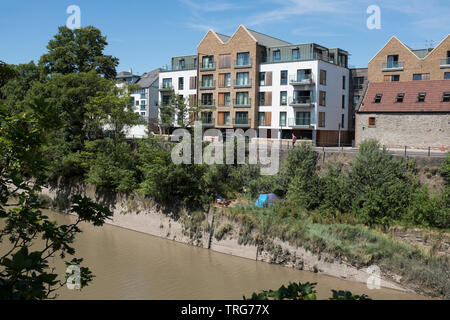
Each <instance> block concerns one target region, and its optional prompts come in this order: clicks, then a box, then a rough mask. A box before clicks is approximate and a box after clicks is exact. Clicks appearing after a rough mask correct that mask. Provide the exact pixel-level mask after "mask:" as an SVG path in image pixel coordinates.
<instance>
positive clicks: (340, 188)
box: [319, 166, 352, 213]
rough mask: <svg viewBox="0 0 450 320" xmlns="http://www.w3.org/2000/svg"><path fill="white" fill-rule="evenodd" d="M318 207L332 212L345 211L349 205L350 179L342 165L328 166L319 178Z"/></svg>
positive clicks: (350, 200)
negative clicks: (319, 197)
mask: <svg viewBox="0 0 450 320" xmlns="http://www.w3.org/2000/svg"><path fill="white" fill-rule="evenodd" d="M319 183H320V196H321V199H320V209H321V210H328V211H330V212H333V213H336V212H338V213H345V212H347V211H348V210H349V208H350V207H351V203H352V199H351V198H350V192H349V189H350V181H349V179H348V177H347V176H345V175H344V173H343V171H342V167H340V166H330V167H329V168H328V171H327V172H326V174H325V175H324V176H323V177H321V178H320V182H319Z"/></svg>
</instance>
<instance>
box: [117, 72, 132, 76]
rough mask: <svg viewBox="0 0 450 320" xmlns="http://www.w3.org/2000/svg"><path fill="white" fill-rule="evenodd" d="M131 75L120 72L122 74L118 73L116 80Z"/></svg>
mask: <svg viewBox="0 0 450 320" xmlns="http://www.w3.org/2000/svg"><path fill="white" fill-rule="evenodd" d="M131 75H132V74H131V72H128V71H122V72H119V73H118V74H117V78H122V77H129V76H131Z"/></svg>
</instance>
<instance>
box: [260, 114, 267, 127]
mask: <svg viewBox="0 0 450 320" xmlns="http://www.w3.org/2000/svg"><path fill="white" fill-rule="evenodd" d="M265 123H266V113H265V112H258V125H259V126H264V125H265Z"/></svg>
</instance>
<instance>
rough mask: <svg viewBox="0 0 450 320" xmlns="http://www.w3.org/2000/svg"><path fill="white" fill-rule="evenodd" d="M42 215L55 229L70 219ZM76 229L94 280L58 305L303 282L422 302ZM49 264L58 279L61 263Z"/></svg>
mask: <svg viewBox="0 0 450 320" xmlns="http://www.w3.org/2000/svg"><path fill="white" fill-rule="evenodd" d="M46 214H47V215H49V216H50V217H51V218H52V219H55V220H56V221H57V222H58V223H69V222H70V220H71V219H73V218H74V217H72V216H68V215H63V214H59V213H55V212H49V211H46ZM81 229H82V230H83V233H81V234H79V235H77V237H76V241H75V245H74V247H75V249H76V256H77V257H83V258H84V263H83V264H84V265H86V266H89V268H90V269H91V271H92V272H93V273H94V274H95V276H96V277H95V278H94V280H93V282H92V283H91V284H90V285H89V286H88V287H86V288H84V289H83V290H81V291H76V290H69V289H68V288H67V287H63V288H62V289H60V290H59V291H58V294H59V297H58V299H242V296H243V295H245V296H247V297H249V296H250V295H251V293H252V292H254V291H259V290H268V289H277V288H279V287H280V286H281V285H282V284H285V285H286V284H288V283H289V282H306V281H310V282H317V283H318V284H317V286H316V289H317V291H318V298H319V299H327V298H329V297H330V296H331V289H339V290H349V291H351V292H353V293H355V294H362V293H365V294H367V295H369V296H370V297H371V298H373V299H424V297H422V296H420V295H416V294H411V293H405V292H401V291H397V290H392V289H384V288H381V289H373V290H370V289H368V288H367V286H366V284H364V283H358V282H351V281H346V280H343V279H338V278H334V277H330V276H326V275H321V274H315V273H312V272H307V271H300V270H295V269H291V268H287V267H282V266H279V265H273V264H269V263H265V262H260V261H253V260H250V259H245V258H240V257H235V256H230V255H226V254H221V253H217V252H214V251H211V250H207V249H203V248H198V247H194V246H190V245H186V244H182V243H178V242H175V241H171V240H166V239H162V238H158V237H154V236H151V235H147V234H143V233H139V232H135V231H132V230H128V229H124V228H120V227H116V226H112V225H104V226H103V227H93V226H91V225H88V224H83V225H81ZM0 245H1V244H0ZM3 249H4V248H3ZM67 260H70V259H69V258H68V259H67ZM49 262H50V264H51V265H54V266H55V267H56V270H57V272H58V273H59V274H61V277H62V276H63V273H64V269H65V267H64V265H63V263H62V261H61V259H60V258H59V257H57V258H52V259H50V261H49Z"/></svg>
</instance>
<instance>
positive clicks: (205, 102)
mask: <svg viewBox="0 0 450 320" xmlns="http://www.w3.org/2000/svg"><path fill="white" fill-rule="evenodd" d="M198 105H199V106H202V107H204V108H210V107H214V106H215V105H216V100H215V99H205V100H198Z"/></svg>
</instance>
